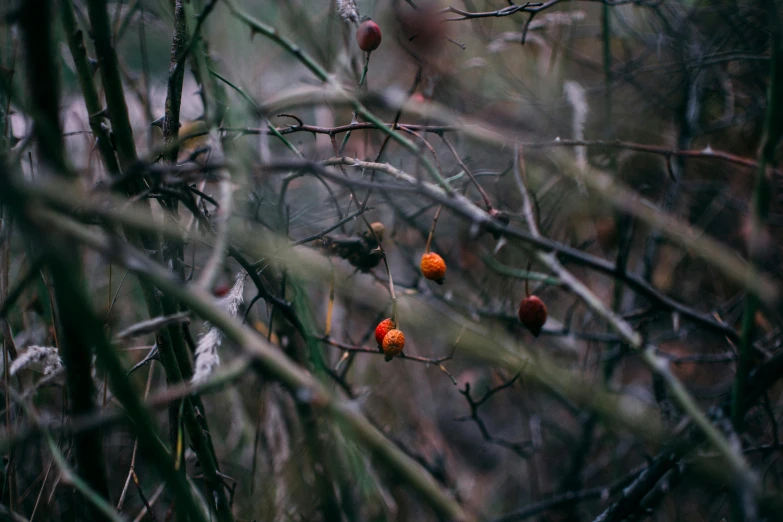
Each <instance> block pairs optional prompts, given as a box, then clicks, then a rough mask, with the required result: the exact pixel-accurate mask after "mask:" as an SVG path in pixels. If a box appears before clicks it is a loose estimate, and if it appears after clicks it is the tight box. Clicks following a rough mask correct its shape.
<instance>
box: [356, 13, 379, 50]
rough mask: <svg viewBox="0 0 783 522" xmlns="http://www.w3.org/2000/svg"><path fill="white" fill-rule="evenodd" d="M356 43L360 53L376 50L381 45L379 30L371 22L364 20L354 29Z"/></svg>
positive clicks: (376, 25)
mask: <svg viewBox="0 0 783 522" xmlns="http://www.w3.org/2000/svg"><path fill="white" fill-rule="evenodd" d="M356 42H357V43H358V44H359V49H361V50H362V51H365V52H369V51H374V50H376V49H377V48H378V46H380V45H381V28H380V27H378V24H376V23H375V22H373V21H372V20H365V21H364V22H362V23H361V24H359V28H358V29H356Z"/></svg>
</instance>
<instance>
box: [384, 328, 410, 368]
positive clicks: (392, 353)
mask: <svg viewBox="0 0 783 522" xmlns="http://www.w3.org/2000/svg"><path fill="white" fill-rule="evenodd" d="M382 347H383V353H384V355H386V360H387V361H391V360H392V359H393V358H394V357H396V356H397V355H400V354H401V353H402V349H403V348H405V334H403V333H402V332H401V331H400V330H397V329H396V328H394V329H391V330H389V331H388V332H386V335H385V336H384V338H383V345H382Z"/></svg>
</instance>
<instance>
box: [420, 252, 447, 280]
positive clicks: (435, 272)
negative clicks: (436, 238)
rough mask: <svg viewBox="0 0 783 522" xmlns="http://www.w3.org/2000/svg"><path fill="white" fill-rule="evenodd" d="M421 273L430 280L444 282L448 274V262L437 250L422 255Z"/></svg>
mask: <svg viewBox="0 0 783 522" xmlns="http://www.w3.org/2000/svg"><path fill="white" fill-rule="evenodd" d="M420 266H421V273H422V274H423V275H424V277H426V278H427V279H429V280H430V281H435V282H436V283H438V284H439V285H442V284H443V281H444V280H445V276H446V262H445V261H444V260H443V258H442V257H440V256H439V255H438V254H436V253H435V252H427V253H426V254H424V255H423V256H421V265H420Z"/></svg>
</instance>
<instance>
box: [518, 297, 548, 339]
mask: <svg viewBox="0 0 783 522" xmlns="http://www.w3.org/2000/svg"><path fill="white" fill-rule="evenodd" d="M517 315H519V320H520V321H522V324H524V325H525V327H526V328H527V329H528V330H530V333H532V334H533V335H535V336H536V337H538V336H539V334H540V333H541V328H543V326H544V323H545V322H546V316H547V310H546V305H545V304H544V302H543V301H542V300H541V299H539V298H538V297H537V296H535V295H531V296H529V297H526V298H524V299H523V300H522V302H521V303H519V313H518V314H517Z"/></svg>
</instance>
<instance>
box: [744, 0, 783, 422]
mask: <svg viewBox="0 0 783 522" xmlns="http://www.w3.org/2000/svg"><path fill="white" fill-rule="evenodd" d="M778 3H779V2H776V1H775V0H767V6H768V11H769V12H768V20H769V23H770V27H769V29H770V35H771V38H770V48H771V56H770V61H769V66H770V71H769V85H768V86H767V110H766V115H765V118H764V130H763V134H762V136H763V140H762V146H761V153H760V155H759V162H758V169H757V171H756V183H755V186H754V188H753V201H752V203H751V215H750V233H749V238H748V252H749V260H750V262H751V263H752V264H756V263H758V260H759V257H760V255H761V254H762V251H763V250H764V246H763V244H764V241H765V240H764V236H765V230H764V222H765V221H766V219H767V214H768V213H769V207H770V202H771V201H770V200H771V194H772V187H771V186H770V175H771V173H770V172H768V169H769V168H770V167H771V168H774V167H775V164H776V160H775V149H776V148H777V145H778V142H780V138H781V132H783V123H781V116H783V114H781V112H783V100H782V99H781V98H783V93H781V90H783V35H782V34H781V32H783V30H781V27H780V17H779V9H778V7H777V6H778ZM754 283H756V284H758V279H757V278H756V279H755V281H754ZM759 304H760V303H759V299H758V297H757V295H755V294H752V293H749V294H748V296H747V299H746V301H745V311H744V312H743V317H742V339H741V340H740V347H739V359H738V361H737V375H736V378H735V380H734V388H733V389H732V403H731V419H732V422H733V423H734V427H735V429H737V430H739V429H741V427H742V421H743V418H744V416H745V395H746V394H747V385H748V373H749V372H750V370H751V355H752V352H753V332H754V330H755V319H756V317H755V316H756V310H757V309H758V307H759Z"/></svg>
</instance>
